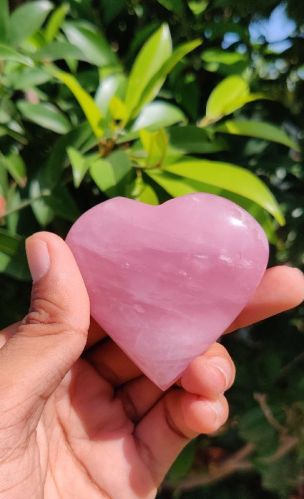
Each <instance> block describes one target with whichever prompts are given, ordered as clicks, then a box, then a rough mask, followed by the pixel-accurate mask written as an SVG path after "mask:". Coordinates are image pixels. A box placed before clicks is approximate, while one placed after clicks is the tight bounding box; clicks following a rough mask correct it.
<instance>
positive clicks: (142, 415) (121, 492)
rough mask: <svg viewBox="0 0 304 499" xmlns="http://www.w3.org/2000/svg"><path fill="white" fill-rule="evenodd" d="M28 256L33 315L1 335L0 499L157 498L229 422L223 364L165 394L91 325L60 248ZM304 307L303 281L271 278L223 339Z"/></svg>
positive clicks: (229, 372) (196, 367) (223, 358)
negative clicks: (192, 449) (206, 437)
mask: <svg viewBox="0 0 304 499" xmlns="http://www.w3.org/2000/svg"><path fill="white" fill-rule="evenodd" d="M27 254H28V259H29V264H30V268H31V272H32V276H33V280H34V284H33V291H32V300H31V306H30V311H29V313H28V314H27V315H26V317H25V318H24V320H23V321H22V322H19V323H17V324H14V325H12V326H9V327H8V328H6V329H5V330H3V331H2V332H1V334H0V400H1V405H0V498H3V499H4V498H5V499H19V498H22V499H34V498H45V499H57V498H58V499H59V498H62V497H64V499H69V498H72V499H83V498H89V499H95V498H96V499H97V498H98V499H101V498H112V499H122V498H123V499H138V498H143V499H148V498H149V499H150V498H153V497H155V495H156V491H157V487H158V486H159V485H160V483H161V481H162V479H163V477H164V475H165V474H166V472H167V471H168V469H169V467H170V465H171V464H172V462H173V461H174V459H175V458H176V456H177V455H178V453H179V452H180V451H181V450H182V448H183V447H184V446H185V445H186V444H187V443H188V441H189V439H191V438H193V437H195V436H196V435H197V434H198V433H212V432H214V431H216V430H217V429H218V428H219V427H220V426H221V425H222V424H223V423H224V422H225V421H226V419H227V416H228V404H227V401H226V399H225V397H224V395H223V393H224V391H225V390H227V389H228V388H229V387H230V386H231V384H232V383H233V379H234V365H233V362H232V360H231V358H230V357H229V354H228V353H227V351H226V350H225V348H224V347H223V346H222V345H220V344H219V343H215V344H214V345H212V346H211V347H210V348H209V350H208V351H207V352H206V353H205V354H203V355H201V356H199V357H198V358H196V359H195V360H194V361H193V362H192V363H191V364H190V366H189V367H188V369H187V370H186V372H185V373H184V374H183V376H182V377H181V380H180V382H179V384H178V386H174V387H172V388H171V389H169V390H168V391H167V392H165V393H163V392H161V391H160V389H158V388H157V387H156V386H155V385H154V384H153V383H152V382H151V381H149V380H148V379H147V378H146V377H145V376H144V375H142V374H141V372H140V371H139V369H138V368H137V367H136V366H135V365H134V364H133V363H132V362H131V361H130V360H129V359H128V358H127V356H126V355H125V354H124V353H123V352H122V351H121V350H120V349H119V348H118V347H117V346H116V345H115V344H114V343H113V342H112V341H111V340H110V339H109V338H106V335H105V333H104V332H103V331H102V330H101V329H100V328H99V327H98V326H97V325H96V324H95V323H94V322H93V323H92V324H91V326H90V325H89V324H90V313H89V300H88V296H87V292H86V289H85V286H84V283H83V280H82V278H81V275H80V272H79V270H78V267H77V265H76V263H75V260H74V258H73V256H72V254H71V252H70V250H69V248H68V247H67V245H66V244H65V243H64V241H62V240H61V239H60V238H59V237H57V236H55V235H54V234H50V233H46V232H41V233H37V234H35V235H34V236H32V237H31V238H29V239H28V241H27ZM303 296H304V279H303V276H302V275H301V273H300V272H299V271H297V270H296V269H292V268H288V267H277V268H273V269H270V270H268V271H267V272H266V274H265V277H264V279H263V281H262V283H261V285H260V287H259V289H258V290H257V292H256V295H255V297H254V298H253V300H252V301H251V303H250V304H249V305H248V306H247V307H246V309H245V310H244V311H243V312H242V313H241V314H240V316H239V317H238V319H237V320H236V321H235V323H234V325H232V326H231V328H230V330H233V329H235V328H237V327H241V326H245V325H246V324H250V323H253V322H255V321H258V320H261V319H264V318H266V317H268V316H270V315H273V314H275V313H279V312H281V311H283V310H287V309H289V308H292V307H294V306H296V305H297V304H299V303H300V302H301V301H302V299H303ZM84 349H85V351H84V353H83V355H82V357H81V358H80V356H81V354H82V352H83V350H84Z"/></svg>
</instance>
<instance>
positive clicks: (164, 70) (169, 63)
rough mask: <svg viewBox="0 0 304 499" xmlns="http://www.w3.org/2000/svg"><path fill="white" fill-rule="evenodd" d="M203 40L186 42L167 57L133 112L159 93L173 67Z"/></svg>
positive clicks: (135, 112)
mask: <svg viewBox="0 0 304 499" xmlns="http://www.w3.org/2000/svg"><path fill="white" fill-rule="evenodd" d="M201 43H202V41H201V40H192V41H191V42H186V43H183V44H182V45H180V46H179V47H177V48H176V49H175V50H174V52H173V54H172V55H171V56H170V57H168V58H167V60H166V61H165V62H164V63H163V65H162V66H161V67H160V69H159V70H158V71H157V72H156V73H155V74H154V76H153V77H152V78H151V79H150V81H149V82H148V83H147V85H146V87H145V88H144V90H143V92H142V96H141V98H140V101H139V103H138V106H137V108H135V110H133V114H134V115H135V114H137V112H138V111H139V110H140V109H141V108H142V107H143V106H145V105H147V104H148V103H149V102H150V101H151V100H153V99H154V97H155V96H156V95H157V94H158V92H159V90H160V89H161V87H162V85H163V84H164V81H165V79H166V77H167V76H168V74H169V73H170V72H171V71H172V70H173V68H174V67H175V66H176V65H177V64H178V63H179V62H180V61H181V60H182V59H183V58H184V57H185V56H186V55H187V54H188V53H189V52H192V51H193V50H194V49H195V48H197V47H198V46H199V45H201Z"/></svg>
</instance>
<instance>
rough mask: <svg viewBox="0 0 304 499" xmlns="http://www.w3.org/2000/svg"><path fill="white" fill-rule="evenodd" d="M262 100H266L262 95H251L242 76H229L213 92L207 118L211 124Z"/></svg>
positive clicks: (208, 102)
mask: <svg viewBox="0 0 304 499" xmlns="http://www.w3.org/2000/svg"><path fill="white" fill-rule="evenodd" d="M262 98H265V97H264V96H263V95H262V94H251V93H250V89H249V86H248V84H247V82H246V81H245V80H244V79H243V78H241V77H240V76H228V78H225V79H224V80H223V81H221V83H219V84H218V85H217V86H216V87H215V89H214V90H213V91H212V92H211V95H210V96H209V99H208V101H207V108H206V118H207V120H208V121H211V122H213V121H217V120H219V119H221V118H222V117H223V116H226V115H227V114H231V113H233V112H234V111H236V110H237V109H239V108H240V107H243V106H244V105H245V104H247V103H248V102H252V101H254V100H257V99H262Z"/></svg>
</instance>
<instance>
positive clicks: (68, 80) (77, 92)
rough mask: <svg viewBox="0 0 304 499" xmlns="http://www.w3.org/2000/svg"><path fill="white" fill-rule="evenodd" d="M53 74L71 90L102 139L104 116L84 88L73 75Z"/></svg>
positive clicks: (96, 133) (95, 132) (97, 134)
mask: <svg viewBox="0 0 304 499" xmlns="http://www.w3.org/2000/svg"><path fill="white" fill-rule="evenodd" d="M52 73H53V75H54V76H55V78H57V79H58V80H60V81H62V83H64V84H65V85H66V86H67V87H68V88H69V90H70V91H71V92H72V94H73V95H74V97H75V98H76V99H77V101H78V103H79V104H80V106H81V108H82V110H83V112H84V114H85V116H86V117H87V120H88V122H89V123H90V126H91V128H92V130H93V132H94V134H95V135H96V137H97V138H100V137H102V136H103V133H104V132H103V129H102V128H101V125H100V123H101V121H102V118H103V116H102V114H101V111H100V109H99V108H98V107H97V105H96V104H95V102H94V100H93V99H92V97H91V96H90V94H88V93H87V92H86V91H85V90H84V89H83V88H82V86H81V85H80V83H79V82H78V81H77V80H76V78H75V77H74V76H73V75H71V74H69V73H65V72H64V71H59V70H58V71H57V70H55V71H53V70H52Z"/></svg>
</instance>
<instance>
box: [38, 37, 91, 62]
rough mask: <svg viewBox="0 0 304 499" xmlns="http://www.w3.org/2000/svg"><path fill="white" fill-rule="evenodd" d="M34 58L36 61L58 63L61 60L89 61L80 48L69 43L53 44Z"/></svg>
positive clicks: (44, 48) (46, 46)
mask: <svg viewBox="0 0 304 499" xmlns="http://www.w3.org/2000/svg"><path fill="white" fill-rule="evenodd" d="M33 58H34V59H35V60H36V61H43V62H45V61H57V60H60V59H69V58H70V59H75V60H76V61H87V57H86V56H85V55H84V54H83V52H81V50H79V48H78V47H75V46H74V45H71V43H68V42H52V43H49V44H48V45H45V46H44V47H42V48H41V49H40V50H38V51H37V52H36V53H35V54H34V55H33Z"/></svg>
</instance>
